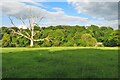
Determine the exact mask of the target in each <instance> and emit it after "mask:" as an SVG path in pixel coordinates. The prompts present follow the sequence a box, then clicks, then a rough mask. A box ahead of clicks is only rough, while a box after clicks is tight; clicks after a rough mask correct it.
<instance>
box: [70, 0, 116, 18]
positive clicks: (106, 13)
mask: <svg viewBox="0 0 120 80" xmlns="http://www.w3.org/2000/svg"><path fill="white" fill-rule="evenodd" d="M71 4H72V5H73V6H74V7H75V9H76V10H77V11H78V13H85V14H88V15H91V16H93V17H97V18H104V19H106V20H115V19H118V3H117V2H76V0H74V1H73V0H72V1H71Z"/></svg>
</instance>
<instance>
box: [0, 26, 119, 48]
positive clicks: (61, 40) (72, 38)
mask: <svg viewBox="0 0 120 80" xmlns="http://www.w3.org/2000/svg"><path fill="white" fill-rule="evenodd" d="M11 28H12V29H14V30H15V31H17V30H21V31H22V32H23V34H25V32H26V31H27V32H28V33H29V35H30V31H29V29H22V28H20V29H19V28H17V27H11ZM11 28H8V27H1V28H0V31H1V36H0V41H1V46H2V47H29V44H30V41H29V40H28V39H26V38H25V37H23V36H19V35H17V34H14V33H13V32H12V31H11ZM34 30H35V32H36V34H35V35H34V38H35V39H38V38H45V37H48V38H49V40H44V41H39V42H34V47H54V46H57V47H58V46H60V47H63V46H65V47H69V46H83V47H94V46H95V45H96V43H98V42H102V43H103V45H100V46H101V47H103V46H106V47H116V46H120V36H119V35H120V33H119V30H114V29H113V28H111V27H99V26H96V25H91V26H79V25H76V26H62V25H59V26H50V27H41V28H40V27H38V26H34Z"/></svg>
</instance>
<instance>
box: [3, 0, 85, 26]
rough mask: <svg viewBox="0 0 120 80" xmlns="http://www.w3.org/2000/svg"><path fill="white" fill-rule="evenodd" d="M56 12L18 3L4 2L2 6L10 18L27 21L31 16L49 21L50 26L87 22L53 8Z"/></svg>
mask: <svg viewBox="0 0 120 80" xmlns="http://www.w3.org/2000/svg"><path fill="white" fill-rule="evenodd" d="M53 9H55V10H56V11H55V12H50V11H47V10H45V9H42V8H40V7H36V6H30V5H27V4H24V3H21V2H18V1H15V2H4V3H3V5H2V10H3V13H5V14H6V15H9V16H15V17H22V18H24V19H26V18H27V17H28V15H29V14H32V15H33V16H36V17H39V18H41V17H43V16H44V17H45V18H46V19H47V22H46V23H47V24H49V25H54V24H56V25H60V24H62V25H64V24H69V23H79V22H82V21H86V20H87V19H86V18H81V17H79V16H69V15H67V14H65V13H64V11H63V10H62V9H61V8H53Z"/></svg>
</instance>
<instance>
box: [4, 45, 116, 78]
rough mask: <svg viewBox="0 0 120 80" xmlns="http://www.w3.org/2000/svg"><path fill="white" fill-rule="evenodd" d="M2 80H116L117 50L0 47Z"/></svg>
mask: <svg viewBox="0 0 120 80" xmlns="http://www.w3.org/2000/svg"><path fill="white" fill-rule="evenodd" d="M2 61H3V63H2V71H3V73H2V74H3V78H117V77H118V48H88V47H87V48H83V47H51V48H2Z"/></svg>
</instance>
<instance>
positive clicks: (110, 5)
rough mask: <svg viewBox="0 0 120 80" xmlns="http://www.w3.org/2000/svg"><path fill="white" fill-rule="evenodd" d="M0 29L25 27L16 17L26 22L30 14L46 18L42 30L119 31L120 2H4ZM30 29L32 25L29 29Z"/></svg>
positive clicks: (103, 0) (79, 0) (58, 0)
mask: <svg viewBox="0 0 120 80" xmlns="http://www.w3.org/2000/svg"><path fill="white" fill-rule="evenodd" d="M0 9H1V10H0V14H1V15H0V22H1V23H0V26H8V27H9V26H12V24H11V22H10V20H9V18H8V16H11V17H12V19H13V21H14V22H15V24H16V25H17V26H18V27H19V26H20V25H22V23H20V21H19V20H17V19H16V18H15V17H22V18H24V19H25V20H26V19H27V18H26V16H27V15H29V14H30V11H29V10H28V9H30V10H31V12H32V13H31V14H32V15H35V16H37V17H39V18H41V17H43V16H44V17H45V19H43V20H42V21H41V23H40V24H39V25H40V26H51V25H53V26H54V25H83V26H89V25H98V26H108V27H109V26H111V27H113V28H114V29H117V28H118V0H113V1H112V0H111V2H110V1H109V2H108V0H101V1H97V0H84V1H83V0H56V1H55V0H4V1H2V3H0ZM26 26H28V25H26Z"/></svg>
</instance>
